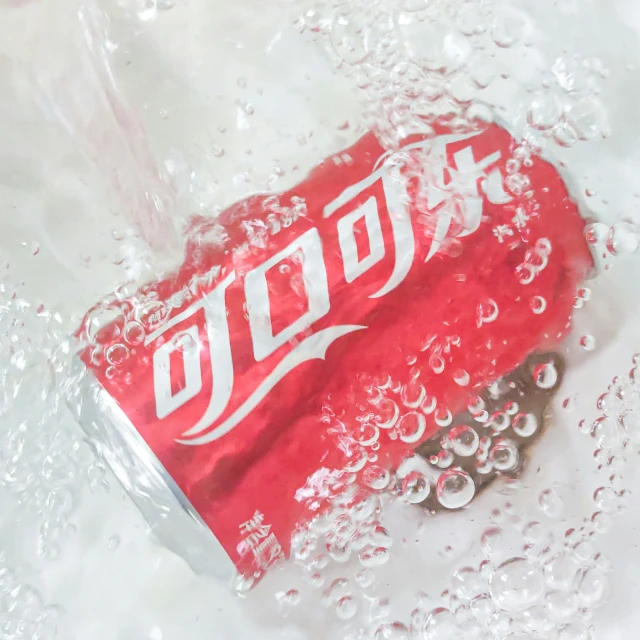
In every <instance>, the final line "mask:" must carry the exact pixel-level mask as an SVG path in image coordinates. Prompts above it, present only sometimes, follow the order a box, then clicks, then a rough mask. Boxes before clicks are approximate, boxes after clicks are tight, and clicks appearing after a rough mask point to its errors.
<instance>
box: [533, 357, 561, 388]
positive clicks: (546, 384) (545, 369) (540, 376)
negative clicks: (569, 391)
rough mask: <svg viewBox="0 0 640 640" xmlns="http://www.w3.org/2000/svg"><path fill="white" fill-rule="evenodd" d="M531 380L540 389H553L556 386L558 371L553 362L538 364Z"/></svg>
mask: <svg viewBox="0 0 640 640" xmlns="http://www.w3.org/2000/svg"><path fill="white" fill-rule="evenodd" d="M533 380H534V382H535V383H536V385H537V386H538V387H539V388H540V389H545V390H548V389H553V387H555V386H556V384H558V370H557V369H556V366H555V364H554V363H553V362H547V363H546V364H539V365H537V366H536V368H535V369H534V370H533Z"/></svg>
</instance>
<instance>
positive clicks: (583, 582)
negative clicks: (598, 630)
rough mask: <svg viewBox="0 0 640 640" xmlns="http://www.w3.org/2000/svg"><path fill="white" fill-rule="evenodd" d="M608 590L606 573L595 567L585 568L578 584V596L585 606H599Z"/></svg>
mask: <svg viewBox="0 0 640 640" xmlns="http://www.w3.org/2000/svg"><path fill="white" fill-rule="evenodd" d="M608 591H609V580H608V578H607V576H606V574H605V573H604V572H603V571H601V570H600V569H597V568H595V567H594V568H590V569H587V570H586V571H585V572H584V574H583V575H582V578H581V579H580V582H579V584H578V598H579V599H580V602H581V603H582V604H583V605H584V606H586V607H591V608H594V607H599V606H601V605H602V604H604V601H605V600H606V597H607V594H608Z"/></svg>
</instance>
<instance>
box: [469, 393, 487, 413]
mask: <svg viewBox="0 0 640 640" xmlns="http://www.w3.org/2000/svg"><path fill="white" fill-rule="evenodd" d="M485 406H486V405H485V402H484V400H483V399H482V398H481V397H480V396H473V397H472V398H470V399H469V402H468V403H467V410H468V411H469V413H470V414H471V415H472V416H476V415H478V414H479V413H482V412H483V411H484V410H485Z"/></svg>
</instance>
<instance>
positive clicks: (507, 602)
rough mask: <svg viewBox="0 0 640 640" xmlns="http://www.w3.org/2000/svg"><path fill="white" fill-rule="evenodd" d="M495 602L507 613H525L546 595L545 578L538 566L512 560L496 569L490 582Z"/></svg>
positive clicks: (518, 559)
mask: <svg viewBox="0 0 640 640" xmlns="http://www.w3.org/2000/svg"><path fill="white" fill-rule="evenodd" d="M489 588H490V591H491V596H492V598H493V600H494V602H495V603H496V604H497V605H498V606H499V607H500V608H501V609H504V610H505V611H512V612H518V611H524V610H525V609H528V608H529V607H531V606H533V605H534V604H536V602H538V600H540V598H541V597H542V595H543V594H544V578H543V575H542V572H541V571H540V569H538V567H537V566H536V565H534V564H533V563H531V562H529V561H528V560H525V559H524V558H512V559H510V560H507V561H506V562H504V563H502V564H501V565H500V566H499V567H497V568H496V569H495V571H494V572H493V574H492V575H491V579H490V581H489Z"/></svg>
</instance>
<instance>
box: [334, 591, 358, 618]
mask: <svg viewBox="0 0 640 640" xmlns="http://www.w3.org/2000/svg"><path fill="white" fill-rule="evenodd" d="M357 611H358V605H357V604H356V601H355V600H354V599H353V598H352V597H351V596H345V597H344V598H340V600H338V602H337V603H336V615H337V616H338V618H340V620H350V619H351V618H353V616H355V615H356V613H357Z"/></svg>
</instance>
